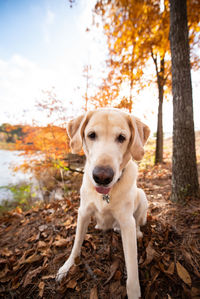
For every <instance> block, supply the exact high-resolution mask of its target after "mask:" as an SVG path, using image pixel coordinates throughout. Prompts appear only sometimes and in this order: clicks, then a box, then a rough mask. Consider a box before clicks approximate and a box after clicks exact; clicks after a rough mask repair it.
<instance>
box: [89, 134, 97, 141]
mask: <svg viewBox="0 0 200 299" xmlns="http://www.w3.org/2000/svg"><path fill="white" fill-rule="evenodd" d="M96 137H97V135H96V133H95V132H91V133H89V134H88V138H90V139H91V140H94V139H95V138H96Z"/></svg>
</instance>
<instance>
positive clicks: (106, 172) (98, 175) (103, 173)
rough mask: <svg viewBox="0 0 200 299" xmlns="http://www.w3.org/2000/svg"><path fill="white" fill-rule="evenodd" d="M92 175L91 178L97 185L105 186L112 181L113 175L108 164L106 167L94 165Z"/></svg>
mask: <svg viewBox="0 0 200 299" xmlns="http://www.w3.org/2000/svg"><path fill="white" fill-rule="evenodd" d="M92 175H93V179H94V180H95V182H96V183H97V184H98V185H103V186H106V185H108V184H109V183H110V182H111V181H112V179H113V176H114V171H113V170H112V168H111V167H109V166H106V167H102V166H96V167H95V168H94V170H93V173H92Z"/></svg>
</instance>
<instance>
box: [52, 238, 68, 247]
mask: <svg viewBox="0 0 200 299" xmlns="http://www.w3.org/2000/svg"><path fill="white" fill-rule="evenodd" d="M67 243H68V240H67V239H60V240H58V241H54V242H53V245H55V246H57V247H62V246H66V245H67Z"/></svg>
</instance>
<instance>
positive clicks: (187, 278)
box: [176, 262, 192, 286]
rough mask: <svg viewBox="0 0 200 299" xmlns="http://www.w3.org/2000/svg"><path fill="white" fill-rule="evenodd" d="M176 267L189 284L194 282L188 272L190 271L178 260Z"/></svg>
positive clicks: (180, 275)
mask: <svg viewBox="0 0 200 299" xmlns="http://www.w3.org/2000/svg"><path fill="white" fill-rule="evenodd" d="M176 269H177V273H178V276H179V277H180V278H181V279H182V280H183V281H184V282H185V283H186V284H187V285H189V286H191V284H192V280H191V277H190V275H189V273H188V271H187V270H186V269H185V268H184V267H183V266H182V265H181V264H180V263H179V262H176Z"/></svg>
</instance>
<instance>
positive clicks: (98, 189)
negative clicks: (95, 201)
mask: <svg viewBox="0 0 200 299" xmlns="http://www.w3.org/2000/svg"><path fill="white" fill-rule="evenodd" d="M95 189H96V191H97V192H99V193H101V194H108V192H109V191H110V188H105V187H95Z"/></svg>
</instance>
